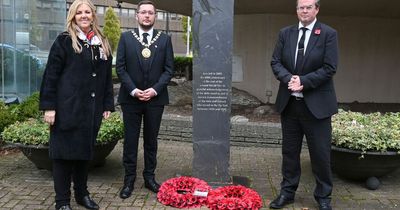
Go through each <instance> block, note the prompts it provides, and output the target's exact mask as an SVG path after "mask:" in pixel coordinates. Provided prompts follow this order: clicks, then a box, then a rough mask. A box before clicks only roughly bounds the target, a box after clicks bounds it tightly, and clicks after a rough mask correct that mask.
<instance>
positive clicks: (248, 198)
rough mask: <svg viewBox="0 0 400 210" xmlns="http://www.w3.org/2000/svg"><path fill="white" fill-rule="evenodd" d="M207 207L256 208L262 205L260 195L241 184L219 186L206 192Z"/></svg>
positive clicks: (247, 209)
mask: <svg viewBox="0 0 400 210" xmlns="http://www.w3.org/2000/svg"><path fill="white" fill-rule="evenodd" d="M207 206H208V208H210V209H212V210H236V209H241V210H258V209H260V208H261V207H262V200H261V197H260V195H258V193H257V192H256V191H254V190H252V189H249V188H246V187H243V186H241V185H236V186H225V187H219V188H217V189H215V190H212V191H211V192H210V193H209V194H208V204H207Z"/></svg>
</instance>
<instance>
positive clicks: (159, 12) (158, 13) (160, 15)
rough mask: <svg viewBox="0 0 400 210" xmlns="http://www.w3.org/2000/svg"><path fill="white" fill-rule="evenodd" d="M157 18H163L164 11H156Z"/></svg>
mask: <svg viewBox="0 0 400 210" xmlns="http://www.w3.org/2000/svg"><path fill="white" fill-rule="evenodd" d="M157 19H159V20H164V12H161V11H158V12H157Z"/></svg>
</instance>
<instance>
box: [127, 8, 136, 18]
mask: <svg viewBox="0 0 400 210" xmlns="http://www.w3.org/2000/svg"><path fill="white" fill-rule="evenodd" d="M135 11H136V10H134V9H128V12H129V16H130V17H133V16H135V14H136V13H135Z"/></svg>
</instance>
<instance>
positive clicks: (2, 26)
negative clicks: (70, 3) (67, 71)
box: [0, 0, 66, 99]
mask: <svg viewBox="0 0 400 210" xmlns="http://www.w3.org/2000/svg"><path fill="white" fill-rule="evenodd" d="M1 2H2V3H3V5H4V4H9V6H8V7H3V6H2V7H0V10H1V11H0V14H2V15H1V16H0V18H1V19H0V31H1V36H0V98H6V99H7V98H19V99H24V98H25V97H27V96H29V95H30V94H32V92H35V91H38V90H39V87H40V83H41V79H42V75H43V72H44V68H45V65H46V63H47V58H48V54H49V49H50V47H51V45H52V43H53V42H54V40H55V38H56V37H57V35H58V34H59V33H60V32H61V31H64V26H65V17H66V14H65V9H66V8H65V7H66V4H65V0H52V1H47V2H45V1H42V0H15V1H10V0H1ZM11 2H12V4H11ZM43 8H45V9H46V10H45V12H43V11H42V10H43ZM60 10H62V11H63V12H60ZM17 14H18V15H17ZM48 17H51V18H50V19H49V18H48Z"/></svg>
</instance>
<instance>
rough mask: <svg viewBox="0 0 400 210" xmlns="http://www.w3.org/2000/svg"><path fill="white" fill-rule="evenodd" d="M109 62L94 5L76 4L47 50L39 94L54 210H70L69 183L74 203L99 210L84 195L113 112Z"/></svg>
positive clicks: (80, 1) (83, 0)
mask: <svg viewBox="0 0 400 210" xmlns="http://www.w3.org/2000/svg"><path fill="white" fill-rule="evenodd" d="M111 61H112V57H111V48H110V46H109V43H108V41H107V40H106V39H105V37H104V35H103V34H102V33H101V32H100V28H99V26H98V20H97V18H96V15H95V7H94V5H93V3H92V2H91V1H90V0H75V1H74V2H73V3H72V5H71V6H70V8H69V12H68V17H67V31H66V32H63V33H61V34H60V35H59V36H58V37H57V39H56V40H55V42H54V43H53V46H52V47H51V50H50V54H49V59H48V62H47V66H46V70H45V73H44V75H43V80H42V85H41V90H40V109H41V110H44V120H45V122H47V123H49V125H50V152H49V156H50V158H51V159H53V180H54V189H55V193H56V196H55V200H56V209H71V206H70V196H71V191H70V187H71V177H72V181H73V183H74V195H75V200H76V202H77V203H78V204H80V205H82V206H84V207H85V208H87V209H98V208H99V206H98V205H97V204H96V202H94V201H93V200H92V199H91V198H90V196H89V192H88V190H87V177H88V162H89V160H91V159H92V156H93V147H94V144H95V141H96V136H97V133H98V131H99V128H100V124H101V120H102V117H104V118H105V119H107V118H108V117H109V116H110V112H111V111H114V99H113V92H112V91H113V90H112V81H111Z"/></svg>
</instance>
